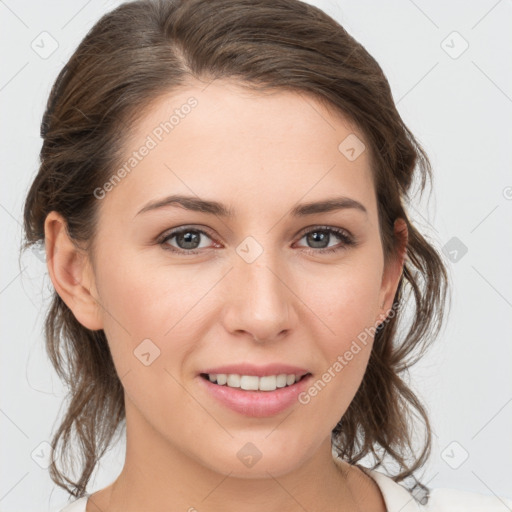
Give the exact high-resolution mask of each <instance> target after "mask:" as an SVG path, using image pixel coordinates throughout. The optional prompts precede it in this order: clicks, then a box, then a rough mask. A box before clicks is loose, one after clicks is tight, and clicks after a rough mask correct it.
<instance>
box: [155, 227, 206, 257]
mask: <svg viewBox="0 0 512 512" xmlns="http://www.w3.org/2000/svg"><path fill="white" fill-rule="evenodd" d="M205 237H206V238H210V240H211V237H210V236H209V235H208V233H206V231H203V230H201V229H195V228H187V227H185V228H179V229H175V230H173V231H170V232H168V233H166V234H164V235H163V237H162V238H161V239H160V240H158V243H159V244H161V245H162V246H163V247H164V249H167V250H169V251H173V252H177V253H181V254H199V252H200V251H195V250H194V249H204V248H205V247H208V245H206V246H205V245H204V244H202V243H201V242H202V240H201V239H202V238H205ZM173 239H175V244H176V245H177V247H176V246H175V245H173V244H172V243H171V240H173Z"/></svg>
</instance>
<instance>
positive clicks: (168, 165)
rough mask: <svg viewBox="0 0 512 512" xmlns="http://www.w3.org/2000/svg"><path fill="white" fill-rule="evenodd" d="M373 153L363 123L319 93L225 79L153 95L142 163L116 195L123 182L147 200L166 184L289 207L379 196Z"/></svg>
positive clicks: (143, 130)
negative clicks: (336, 197) (262, 88)
mask: <svg viewBox="0 0 512 512" xmlns="http://www.w3.org/2000/svg"><path fill="white" fill-rule="evenodd" d="M144 147H146V148H149V149H145V150H144V151H143V152H144V156H143V157H142V158H140V155H139V157H138V158H136V157H134V156H133V155H134V154H136V153H141V150H142V149H144ZM347 149H348V150H349V153H347ZM350 150H353V151H352V153H350ZM354 151H355V152H356V155H355V156H356V158H353V156H354ZM368 153H369V151H367V150H365V145H364V137H363V135H362V133H361V131H360V130H359V129H358V128H357V127H356V126H355V125H354V124H353V123H350V122H349V121H348V120H347V119H345V118H344V117H343V116H342V115H341V114H340V113H339V112H338V111H336V110H334V109H328V108H326V106H325V105H324V104H323V103H321V102H319V101H318V100H316V99H315V98H314V97H312V96H311V95H306V94H303V93H299V92H295V91H287V90H273V91H271V92H267V91H266V92H259V91H252V90H249V89H247V88H244V87H241V86H240V84H237V83H233V82H229V81H220V80H217V81H213V82H212V83H210V84H209V85H208V84H206V85H205V84H193V85H191V86H189V87H184V88H182V89H179V90H176V91H173V92H172V93H169V94H164V95H161V96H160V97H159V98H157V99H156V100H155V101H153V102H152V103H151V105H150V106H149V107H148V108H147V109H146V110H145V112H144V113H143V115H141V116H140V117H139V120H138V121H137V123H136V124H135V125H134V127H133V130H132V135H131V137H130V139H129V141H128V142H127V144H126V152H125V158H124V163H127V162H128V161H129V160H130V159H131V164H134V165H133V166H131V165H129V166H128V167H127V169H128V168H129V172H128V173H127V174H129V176H128V177H127V178H126V179H124V180H123V183H121V184H120V186H116V190H115V191H114V194H111V195H112V196H114V195H116V194H117V195H119V194H120V191H121V189H123V191H124V192H123V193H124V194H130V195H131V196H132V199H133V201H130V202H131V203H133V204H134V205H138V204H140V203H141V201H143V200H144V199H146V200H148V199H154V198H155V197H154V196H155V194H156V193H158V194H160V195H163V194H165V193H188V194H190V193H193V194H196V195H198V196H205V197H206V196H217V197H220V196H223V194H224V195H225V194H227V195H228V196H229V197H228V199H229V200H230V202H233V201H236V200H237V198H238V200H241V201H245V200H247V201H249V202H250V201H252V200H257V202H258V203H259V204H261V202H262V201H263V200H264V199H265V198H268V200H269V201H270V200H271V199H272V201H274V202H275V199H276V198H277V199H278V201H280V202H281V204H280V206H281V208H282V207H283V206H284V203H289V202H291V204H290V205H292V204H293V203H296V202H297V201H299V200H300V199H301V197H303V196H306V195H307V198H306V199H308V200H314V199H315V198H316V196H319V197H320V196H321V197H322V199H324V198H325V197H326V195H327V196H328V195H330V194H332V193H334V192H338V193H344V194H345V195H352V196H359V197H354V199H358V200H361V201H366V202H367V203H368V202H370V203H371V202H372V199H373V186H372V179H371V171H370V162H369V154H368ZM131 155H132V156H131ZM134 159H135V160H136V161H134ZM163 189H165V190H163ZM233 193H236V196H235V197H234V196H233ZM371 208H372V206H371V205H368V209H369V210H371Z"/></svg>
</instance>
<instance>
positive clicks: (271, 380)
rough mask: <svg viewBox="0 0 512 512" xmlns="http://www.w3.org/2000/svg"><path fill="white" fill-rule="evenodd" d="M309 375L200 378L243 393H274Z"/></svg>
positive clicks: (224, 374)
mask: <svg viewBox="0 0 512 512" xmlns="http://www.w3.org/2000/svg"><path fill="white" fill-rule="evenodd" d="M310 375H311V373H310V372H307V373H303V374H294V373H288V374H286V373H280V374H276V375H265V376H262V377H259V376H257V375H240V374H236V373H201V374H200V377H202V378H203V379H205V380H207V381H209V382H211V383H212V384H215V385H217V386H223V387H228V388H234V389H241V390H244V391H263V392H270V391H276V390H277V389H281V388H288V387H291V386H294V385H295V384H297V383H299V382H300V381H302V380H304V379H306V378H307V377H309V376H310Z"/></svg>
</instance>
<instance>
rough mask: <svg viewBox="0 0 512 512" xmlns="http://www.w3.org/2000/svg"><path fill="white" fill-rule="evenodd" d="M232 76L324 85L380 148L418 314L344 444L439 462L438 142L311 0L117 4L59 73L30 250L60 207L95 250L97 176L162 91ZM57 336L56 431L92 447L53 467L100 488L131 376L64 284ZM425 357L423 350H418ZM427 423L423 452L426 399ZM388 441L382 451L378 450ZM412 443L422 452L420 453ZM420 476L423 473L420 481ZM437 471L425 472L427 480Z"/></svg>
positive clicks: (320, 89)
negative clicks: (413, 125) (423, 196)
mask: <svg viewBox="0 0 512 512" xmlns="http://www.w3.org/2000/svg"><path fill="white" fill-rule="evenodd" d="M218 78H229V79H233V80H234V81H236V83H237V84H239V85H243V86H245V87H249V88H252V89H253V90H259V91H264V90H283V89H285V90H289V91H296V92H299V93H301V94H304V95H309V96H310V97H314V98H315V99H317V100H318V101H321V102H323V104H324V105H326V106H327V107H328V108H329V109H330V110H331V111H334V112H337V113H339V114H341V115H343V116H346V118H348V119H350V120H351V121H353V122H355V123H356V125H357V126H358V127H359V128H360V129H361V130H362V132H363V134H364V137H365V142H366V143H367V146H369V150H370V154H371V158H372V172H373V179H374V183H375V190H376V193H377V201H378V213H379V225H380V232H381V238H382V245H383V251H384V255H385V259H386V262H387V261H389V259H390V257H392V256H393V255H394V254H395V249H396V247H397V245H396V242H397V240H395V238H394V234H393V222H394V220H395V219H397V218H399V217H401V218H403V219H405V221H406V223H407V227H408V231H409V238H408V244H407V254H406V260H405V264H404V269H403V273H402V276H401V278H400V282H399V286H398V290H397V292H396V296H395V300H394V303H395V305H396V306H400V305H402V304H409V303H410V302H411V301H409V300H406V299H408V298H409V297H410V296H412V297H413V298H414V314H413V315H412V321H411V322H410V324H409V325H408V329H407V330H406V332H405V333H404V335H403V336H402V339H401V340H399V339H398V336H397V334H398V332H397V326H398V325H399V320H400V319H401V318H402V317H403V313H404V311H403V310H402V309H401V308H400V307H398V309H396V310H395V313H396V314H394V315H393V316H392V317H389V318H388V319H387V320H386V321H385V322H384V323H383V324H382V325H381V326H380V328H379V329H378V330H377V332H376V334H375V342H374V347H373V350H372V353H371V356H370V360H369V364H368V367H367V369H366V373H365V375H364V378H363V381H362V383H361V386H360V387H359V389H358V391H357V393H356V395H355V397H354V399H353V401H352V403H351V404H350V406H349V408H348V410H347V411H346V413H345V415H344V416H343V418H342V419H341V420H340V422H339V423H338V425H337V426H336V428H335V429H334V430H333V432H332V442H333V446H334V447H335V449H336V451H337V453H338V454H339V456H341V457H343V458H344V459H345V460H347V461H348V462H349V463H352V464H355V463H357V462H358V461H359V460H361V459H362V458H363V457H365V456H366V455H372V456H373V457H375V460H376V464H375V465H374V466H373V467H372V469H374V468H375V467H377V466H379V465H381V464H382V463H383V460H384V457H385V456H386V454H387V455H389V456H391V457H392V458H393V459H394V460H395V461H396V462H397V463H398V465H399V467H400V471H399V472H397V474H395V475H393V476H392V478H393V479H394V480H395V481H396V482H399V481H401V480H403V479H405V478H406V477H410V476H412V478H414V480H415V481H416V482H418V481H417V479H416V477H415V476H414V475H413V473H414V472H415V471H416V470H418V469H419V468H420V467H422V466H423V465H424V463H425V462H426V461H427V458H428V457H429V455H430V449H431V436H432V434H431V429H430V424H429V420H428V415H427V412H426V410H425V408H424V407H423V405H422V404H421V402H420V400H419V399H418V398H417V396H416V395H415V394H414V393H413V391H412V390H411V388H410V387H409V386H408V385H407V383H406V382H405V380H403V379H402V377H401V376H400V375H401V374H403V372H406V371H407V370H408V368H410V367H411V366H412V365H413V364H414V363H415V362H416V361H417V360H418V359H419V358H420V356H421V355H423V353H424V351H425V350H426V348H427V346H428V345H429V344H430V342H431V341H433V340H434V339H435V337H437V335H438V334H439V331H440V329H441V325H442V319H443V313H444V302H445V300H446V292H447V281H448V279H447V272H446V269H445V267H444V264H443V262H442V260H441V258H440V255H439V254H438V252H437V251H436V250H435V249H434V247H433V246H432V245H431V244H430V243H429V242H428V241H427V240H426V238H425V237H424V236H422V234H420V232H419V231H418V230H417V229H415V227H414V226H413V225H412V223H411V221H410V220H409V219H408V216H407V214H406V211H405V207H404V203H405V202H406V201H408V200H410V196H409V194H410V192H411V189H412V184H413V178H416V179H417V180H418V184H419V189H420V192H421V193H423V191H424V187H425V184H426V182H427V181H428V180H429V179H430V180H431V179H432V176H431V168H430V163H429V160H428V157H427V155H426V154H425V152H424V150H423V149H422V147H421V146H420V144H419V143H418V142H417V141H416V139H415V138H414V136H413V135H412V134H411V132H410V131H409V129H408V128H407V127H406V126H405V124H404V123H403V121H402V119H401V117H400V115H399V113H398V111H397V109H396V107H395V104H394V102H393V98H392V95H391V91H390V87H389V84H388V82H387V80H386V77H385V75H384V73H383V71H382V70H381V68H380V66H379V65H378V64H377V62H376V61H375V60H374V59H373V58H372V57H371V56H370V55H369V54H368V52H367V51H366V50H365V48H364V47H363V46H362V45H361V44H359V43H358V42H357V41H355V40H354V39H353V38H352V37H351V36H350V35H349V34H348V33H347V32H346V31H345V30H344V28H343V27H341V26H340V25H339V24H338V23H337V22H336V21H334V20H333V19H332V18H330V17H329V16H328V15H327V14H325V13H324V12H322V11H321V10H320V9H318V8H316V7H313V6H311V5H309V4H306V3H303V2H301V1H298V0H167V1H163V0H160V1H159V0H139V1H135V2H130V3H125V4H123V5H121V6H119V7H118V8H116V9H115V10H113V11H112V12H110V13H108V14H106V15H105V16H103V17H102V18H101V19H100V20H99V21H98V22H97V23H96V24H95V25H94V26H93V27H92V29H91V30H90V31H89V33H88V34H87V35H86V37H85V38H84V39H83V41H82V42H81V44H80V45H79V46H78V48H77V49H76V51H75V52H74V54H73V55H72V56H71V58H70V59H69V61H68V63H67V64H66V65H65V66H64V68H63V69H62V71H61V72H60V74H59V75H58V77H57V79H56V81H55V83H54V85H53V88H52V90H51V93H50V97H49V100H48V104H47V108H46V112H45V113H44V117H43V120H42V124H41V136H42V138H43V145H42V148H41V153H40V168H39V172H38V174H37V176H36V177H35V179H34V181H33V183H32V186H31V188H30V190H29V193H28V196H27V198H26V203H25V210H24V223H25V231H26V241H25V244H24V248H25V249H26V248H27V247H29V246H30V245H32V244H35V243H38V242H41V241H44V222H45V218H46V216H47V214H48V213H49V212H50V211H52V210H55V211H57V212H59V213H60V214H61V215H62V216H63V217H64V218H65V219H66V221H67V229H68V234H69V235H70V236H71V237H72V239H74V240H75V241H76V242H77V243H83V244H84V246H85V247H86V248H87V249H88V250H91V248H92V243H93V240H94V228H95V223H96V220H97V214H98V200H97V199H96V198H95V195H94V193H93V192H94V190H95V189H96V188H97V187H100V186H101V185H102V184H104V183H105V182H106V181H107V180H108V178H109V176H110V175H111V174H112V173H113V170H114V169H115V168H116V166H117V165H118V164H119V161H120V158H121V155H122V150H123V143H124V142H125V141H126V140H127V137H128V136H129V133H130V130H132V129H133V127H134V126H135V124H136V121H137V119H139V118H140V116H142V115H143V114H144V112H145V108H146V107H147V106H148V105H149V103H150V102H151V101H152V100H154V99H156V98H158V97H159V96H160V95H161V94H163V93H168V92H170V91H172V90H176V89H178V88H186V86H187V83H190V80H191V79H196V80H201V81H211V80H214V79H218ZM45 336H46V344H47V351H48V354H49V357H50V359H51V362H52V364H53V365H54V367H55V369H56V371H57V373H58V375H59V376H60V377H61V378H62V379H63V380H64V381H65V383H66V384H67V385H68V386H69V405H68V408H67V410H66V413H65V416H64V418H63V421H62V423H61V424H60V426H59V428H58V430H57V431H56V432H55V434H54V437H53V440H52V445H53V447H54V451H55V452H57V449H58V448H59V446H60V448H61V458H60V460H61V462H63V463H65V462H66V458H67V461H68V463H69V462H71V463H73V462H74V459H75V453H74V452H73V450H72V448H73V447H72V443H71V438H72V434H73V429H74V430H75V433H76V439H77V440H78V443H79V449H80V454H79V455H81V457H82V459H81V467H80V474H79V478H78V480H76V481H75V480H73V479H72V478H70V477H69V476H68V475H66V474H65V471H62V472H61V470H59V469H58V467H57V465H56V458H54V460H53V461H52V463H51V466H50V468H49V469H50V476H51V478H52V480H53V481H54V482H55V483H56V484H57V485H59V486H61V487H63V488H65V489H67V490H68V491H69V492H70V493H71V494H72V495H74V496H82V495H83V494H84V493H85V492H86V486H87V483H88V481H89V479H90V477H91V474H92V472H93V470H94V469H95V466H96V463H97V462H98V460H99V459H100V458H101V457H102V456H103V455H104V453H105V451H106V449H107V448H108V447H109V445H110V444H111V443H112V441H113V439H114V436H115V434H116V432H117V430H118V427H120V426H121V425H122V424H123V420H124V418H125V416H124V413H125V410H124V397H123V387H122V384H121V382H120V380H119V377H118V375H117V374H116V371H115V367H114V364H113V361H112V357H111V354H110V350H109V346H108V343H107V339H106V337H105V334H104V332H103V330H99V331H91V330H88V329H86V328H85V327H84V326H82V325H81V324H80V323H79V322H78V321H77V320H76V318H75V317H74V316H73V314H72V312H71V311H70V309H69V308H68V307H67V306H66V304H65V303H64V302H63V300H62V299H61V298H60V297H59V295H58V294H57V293H56V292H54V295H53V299H52V303H51V305H50V308H49V311H48V314H47V316H46V321H45ZM416 351H417V352H418V353H417V357H416V358H412V359H411V358H410V356H411V354H412V353H413V352H416ZM414 410H415V411H416V413H417V416H418V415H419V417H420V419H421V420H422V421H423V422H424V427H425V440H424V444H423V449H422V450H421V453H420V454H419V455H416V454H415V451H414V446H413V434H414V432H413V431H412V426H413V425H414V421H413V420H414V417H413V414H412V413H413V411H414ZM379 449H382V450H383V452H384V453H383V454H381V455H379V454H378V450H379ZM408 457H412V459H411V461H410V462H409V461H408ZM418 483H419V482H418ZM420 485H421V484H420Z"/></svg>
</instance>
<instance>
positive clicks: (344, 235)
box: [158, 226, 355, 254]
mask: <svg viewBox="0 0 512 512" xmlns="http://www.w3.org/2000/svg"><path fill="white" fill-rule="evenodd" d="M186 231H195V232H197V233H200V234H201V235H203V236H205V237H207V238H209V239H210V240H211V241H212V242H213V243H216V244H217V243H218V242H216V241H215V239H214V238H213V237H212V235H210V234H209V233H207V232H206V231H204V230H202V229H195V228H181V229H177V230H176V231H171V232H170V233H167V234H165V235H163V236H161V237H159V241H158V243H159V244H160V245H167V247H166V249H168V250H170V251H173V252H176V253H181V254H199V253H200V252H201V251H202V250H204V249H209V248H213V247H203V248H199V249H180V248H179V247H174V246H172V245H171V244H169V243H168V242H169V240H172V239H173V238H174V237H175V236H177V235H179V234H181V233H183V232H186ZM315 231H325V232H328V233H329V234H330V235H334V236H335V237H337V238H339V239H340V241H341V243H342V245H341V246H340V247H336V246H334V247H323V248H315V247H306V246H301V248H303V249H307V250H309V251H312V252H318V253H322V252H325V251H336V250H338V249H340V250H341V249H343V248H344V247H346V246H349V245H354V244H355V241H354V238H353V237H352V236H351V235H350V234H349V233H348V232H345V230H341V229H340V230H337V229H334V228H330V227H321V226H319V227H313V228H311V229H309V230H308V231H304V232H303V233H302V234H301V235H300V236H299V238H298V241H300V240H302V239H303V238H304V237H305V236H306V235H309V234H310V233H313V232H315Z"/></svg>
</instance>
